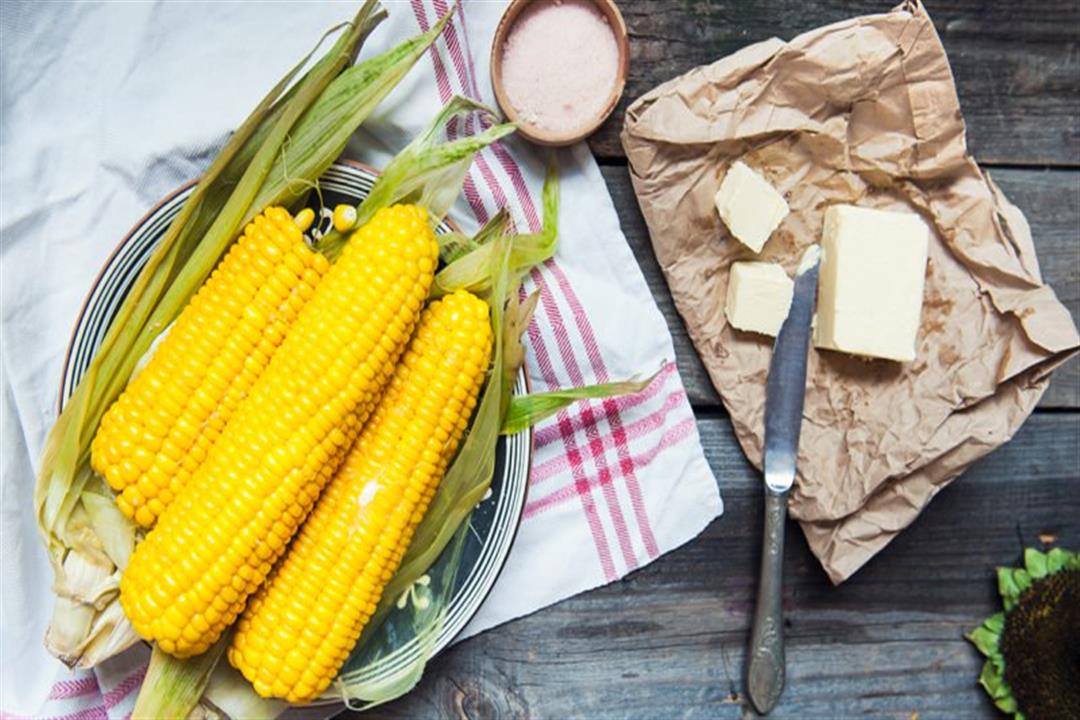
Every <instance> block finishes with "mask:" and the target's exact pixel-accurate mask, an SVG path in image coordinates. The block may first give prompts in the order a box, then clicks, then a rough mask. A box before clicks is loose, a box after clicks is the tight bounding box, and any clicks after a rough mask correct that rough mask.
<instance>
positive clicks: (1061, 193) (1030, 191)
mask: <svg viewBox="0 0 1080 720" xmlns="http://www.w3.org/2000/svg"><path fill="white" fill-rule="evenodd" d="M602 171H603V173H604V179H605V180H606V181H607V185H608V189H609V190H610V191H611V195H612V198H613V200H614V202H615V207H616V208H618V210H619V219H620V220H621V222H622V229H623V232H624V233H625V234H626V239H627V241H628V242H629V243H630V247H631V248H633V250H634V255H635V256H636V257H637V261H638V264H639V265H640V266H641V269H642V271H643V272H644V273H645V278H646V280H647V281H648V284H649V289H650V290H652V293H653V297H655V298H656V301H657V303H658V304H659V306H660V310H661V311H662V312H663V313H664V317H665V318H667V321H668V327H669V328H670V329H671V334H672V336H673V338H674V340H675V355H676V360H677V361H678V364H679V370H680V372H681V373H682V378H683V382H684V383H685V384H686V389H687V392H688V393H689V395H690V400H691V402H692V403H693V404H694V405H697V406H710V405H717V404H719V402H720V398H719V396H718V395H717V394H716V391H715V390H714V389H713V386H712V384H711V382H710V381H709V377H708V375H707V374H706V372H705V367H704V366H703V365H702V364H701V361H700V360H699V359H698V356H697V353H696V352H695V351H694V347H693V344H692V343H691V342H690V339H689V337H688V336H687V334H686V327H685V325H683V321H682V318H681V317H679V314H678V312H677V311H676V310H675V305H674V301H673V300H672V299H671V293H670V292H668V289H667V283H666V281H665V280H664V277H663V273H662V272H661V271H660V266H659V265H657V263H656V257H655V255H653V251H652V245H651V243H650V240H649V235H648V230H647V228H646V227H645V220H644V218H642V217H641V212H640V210H639V209H638V205H637V199H636V198H635V197H634V191H633V188H632V187H631V185H630V177H629V175H628V173H627V170H626V168H625V167H624V166H616V165H612V166H605V167H603V168H602ZM991 174H992V176H993V178H994V180H995V181H996V182H997V183H998V184H999V185H1000V186H1001V188H1002V190H1003V191H1004V192H1005V193H1006V194H1007V195H1008V197H1009V198H1010V199H1011V200H1012V201H1013V202H1014V203H1016V205H1017V206H1018V207H1019V208H1020V209H1021V210H1023V211H1024V212H1025V214H1026V215H1027V218H1028V222H1030V223H1031V229H1032V233H1033V234H1034V237H1035V246H1036V248H1037V249H1038V253H1039V263H1040V266H1041V268H1042V273H1043V277H1044V278H1045V279H1046V280H1047V281H1048V282H1049V283H1050V285H1051V286H1052V287H1053V288H1054V290H1055V291H1056V292H1057V295H1058V297H1059V298H1060V299H1061V301H1062V302H1064V303H1065V305H1066V306H1067V307H1068V308H1069V310H1070V311H1071V312H1072V315H1073V318H1074V319H1076V320H1080V171H1075V170H1018V169H1010V168H997V169H994V170H992V171H991ZM1040 407H1044V408H1078V407H1080V361H1077V360H1076V359H1075V358H1074V359H1073V360H1072V361H1070V362H1069V363H1068V364H1067V365H1065V366H1064V367H1062V368H1060V369H1059V370H1058V371H1057V373H1055V375H1054V378H1053V380H1052V381H1051V383H1050V387H1049V389H1048V390H1047V392H1046V395H1044V396H1043V399H1042V401H1041V403H1040Z"/></svg>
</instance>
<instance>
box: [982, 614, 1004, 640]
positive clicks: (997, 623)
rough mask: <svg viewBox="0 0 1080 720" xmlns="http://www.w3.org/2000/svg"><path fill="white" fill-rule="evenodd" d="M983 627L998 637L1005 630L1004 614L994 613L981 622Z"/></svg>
mask: <svg viewBox="0 0 1080 720" xmlns="http://www.w3.org/2000/svg"><path fill="white" fill-rule="evenodd" d="M983 627H985V628H986V629H987V630H989V631H990V632H993V633H997V634H998V635H1000V634H1001V633H1002V632H1004V630H1005V613H1003V612H996V613H994V614H993V615H991V616H990V617H988V618H986V619H985V620H983Z"/></svg>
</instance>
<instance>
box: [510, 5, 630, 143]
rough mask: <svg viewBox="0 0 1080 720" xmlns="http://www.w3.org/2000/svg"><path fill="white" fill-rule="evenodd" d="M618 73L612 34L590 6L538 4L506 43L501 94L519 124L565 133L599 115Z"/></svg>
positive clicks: (520, 19)
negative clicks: (502, 92) (514, 112)
mask: <svg viewBox="0 0 1080 720" xmlns="http://www.w3.org/2000/svg"><path fill="white" fill-rule="evenodd" d="M618 68H619V47H618V45H617V44H616V42H615V33H614V31H613V30H612V28H611V25H610V24H609V23H608V20H607V18H606V17H604V15H603V14H602V13H601V12H600V11H599V10H598V9H597V7H596V5H595V4H594V3H593V2H591V1H590V0H537V1H536V2H534V3H532V4H531V5H529V6H528V7H527V8H525V10H523V11H522V13H521V14H520V15H519V16H518V17H517V21H516V22H515V23H514V25H513V26H512V27H511V29H510V33H509V34H508V36H507V38H506V45H505V47H504V48H503V55H502V82H503V89H504V90H505V91H506V96H507V99H508V100H509V101H510V104H511V105H512V106H513V108H514V110H515V111H516V112H517V114H518V115H519V116H520V118H521V119H522V120H523V121H525V122H527V123H529V124H531V125H535V126H537V127H539V128H542V129H544V130H548V131H550V132H554V133H559V134H564V133H570V132H573V131H574V130H581V129H585V127H587V126H588V125H590V124H592V122H593V121H595V120H596V119H597V116H599V115H600V113H602V112H603V110H604V105H605V104H606V102H607V99H608V95H609V94H610V93H611V89H612V87H614V85H615V82H616V78H617V75H618Z"/></svg>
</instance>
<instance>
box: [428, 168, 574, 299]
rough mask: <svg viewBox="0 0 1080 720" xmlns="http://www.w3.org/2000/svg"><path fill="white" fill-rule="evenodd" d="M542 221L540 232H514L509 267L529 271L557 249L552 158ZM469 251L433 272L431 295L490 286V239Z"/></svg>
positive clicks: (556, 179)
mask: <svg viewBox="0 0 1080 720" xmlns="http://www.w3.org/2000/svg"><path fill="white" fill-rule="evenodd" d="M543 205H544V221H543V228H542V229H541V231H540V232H539V233H528V234H523V235H517V236H515V237H514V238H513V241H512V242H513V249H512V251H511V254H510V267H511V269H512V271H513V272H514V273H515V274H521V273H525V272H528V270H529V269H530V268H532V267H533V266H535V265H539V264H540V263H542V262H544V261H545V260H547V259H548V258H550V257H551V256H553V255H554V254H555V250H556V249H558V239H559V236H558V227H559V220H558V218H559V175H558V171H557V170H556V168H555V163H554V161H552V162H550V163H549V164H548V168H547V174H546V176H545V178H544V202H543ZM476 245H477V246H476V247H474V248H473V249H472V250H471V251H470V252H468V253H466V254H464V255H457V256H456V257H453V258H452V259H450V260H445V259H444V262H448V263H449V264H448V265H447V266H446V267H444V268H443V269H442V270H440V271H439V272H438V274H437V275H436V276H435V284H434V286H433V287H432V290H431V295H432V297H442V296H443V295H446V294H448V293H452V292H454V291H455V290H469V291H471V292H474V293H484V292H486V291H487V290H488V288H489V287H490V282H491V274H490V273H489V272H488V268H489V267H490V266H491V253H492V247H491V244H490V243H477V244H476Z"/></svg>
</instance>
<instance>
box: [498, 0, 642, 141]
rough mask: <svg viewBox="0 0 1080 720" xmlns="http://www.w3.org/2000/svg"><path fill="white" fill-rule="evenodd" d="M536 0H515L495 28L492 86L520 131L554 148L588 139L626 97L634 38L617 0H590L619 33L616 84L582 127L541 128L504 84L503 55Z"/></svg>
mask: <svg viewBox="0 0 1080 720" xmlns="http://www.w3.org/2000/svg"><path fill="white" fill-rule="evenodd" d="M536 1H537V0H513V2H511V3H510V5H509V7H507V8H506V12H504V13H503V16H502V19H501V20H499V26H498V27H497V28H496V29H495V40H494V41H493V42H492V44H491V85H492V88H493V89H494V90H495V99H496V100H497V101H498V103H499V108H500V109H501V110H502V111H503V114H504V115H506V117H507V119H509V120H510V121H512V122H515V123H517V124H518V133H520V134H521V135H524V136H525V137H526V138H528V139H529V140H531V141H532V142H534V143H537V144H539V145H548V146H552V147H560V146H563V145H572V144H573V143H576V142H578V141H579V140H584V139H585V138H587V137H588V136H589V135H591V134H592V133H593V132H594V131H595V130H596V129H597V128H598V127H600V125H602V124H603V122H604V121H605V120H607V118H608V116H609V115H611V111H612V110H614V109H615V105H616V104H618V102H619V98H620V97H622V93H623V87H624V86H625V85H626V74H627V72H628V70H629V68H630V38H629V35H628V34H627V32H626V23H625V22H624V21H623V16H622V13H620V12H619V8H618V7H616V5H615V2H614V0H589V1H590V2H592V3H593V4H594V5H595V6H596V9H597V10H599V11H600V13H601V14H602V15H603V16H604V17H605V18H607V21H608V25H610V26H611V30H612V32H613V33H615V44H616V47H617V48H618V51H619V67H618V70H617V72H616V74H615V83H614V84H613V85H612V87H611V92H610V93H609V94H608V98H607V102H605V103H604V106H603V108H602V109H601V111H600V112H599V113H598V114H597V115H596V116H595V117H593V118H590V119H588V120H586V121H584V122H583V123H582V126H581V127H580V128H575V129H573V130H570V131H561V132H560V131H553V130H547V129H545V128H542V127H538V126H536V125H534V124H532V123H529V122H527V121H525V120H524V119H523V118H522V117H521V116H520V115H518V113H517V112H516V111H515V110H514V106H513V105H511V104H510V100H509V98H508V97H507V96H506V89H505V88H504V87H503V81H502V56H503V48H504V47H505V45H506V38H507V36H508V35H509V34H510V30H511V29H512V28H513V27H514V23H515V22H516V21H517V19H518V16H520V15H521V13H522V11H523V10H525V8H527V7H528V6H529V5H531V4H532V3H533V2H536Z"/></svg>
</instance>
